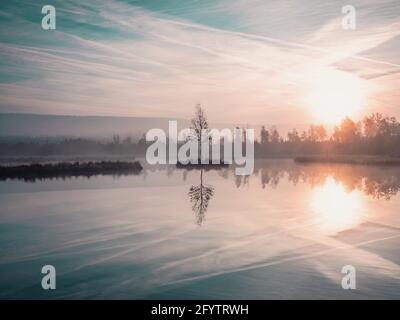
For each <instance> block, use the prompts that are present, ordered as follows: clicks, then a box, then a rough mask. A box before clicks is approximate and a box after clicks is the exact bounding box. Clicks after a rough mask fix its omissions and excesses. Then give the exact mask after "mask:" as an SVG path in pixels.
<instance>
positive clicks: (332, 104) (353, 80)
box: [306, 68, 365, 124]
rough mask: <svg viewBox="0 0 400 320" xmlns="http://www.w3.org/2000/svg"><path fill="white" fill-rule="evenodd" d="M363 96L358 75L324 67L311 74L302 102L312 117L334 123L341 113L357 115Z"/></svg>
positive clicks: (362, 103)
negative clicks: (304, 98)
mask: <svg viewBox="0 0 400 320" xmlns="http://www.w3.org/2000/svg"><path fill="white" fill-rule="evenodd" d="M364 99H365V95H364V89H363V86H362V80H361V79H360V78H359V77H358V76H356V75H354V74H351V73H348V72H344V71H339V70H336V69H333V68H324V69H321V70H319V71H318V72H317V73H313V74H312V77H311V79H310V81H309V88H308V93H307V96H306V104H307V106H308V107H309V108H310V111H311V114H312V116H313V118H314V119H315V120H314V121H316V122H318V123H324V124H337V123H339V122H340V121H341V120H342V119H344V118H345V117H350V118H354V117H357V115H358V114H359V113H360V111H361V110H362V108H363V106H364Z"/></svg>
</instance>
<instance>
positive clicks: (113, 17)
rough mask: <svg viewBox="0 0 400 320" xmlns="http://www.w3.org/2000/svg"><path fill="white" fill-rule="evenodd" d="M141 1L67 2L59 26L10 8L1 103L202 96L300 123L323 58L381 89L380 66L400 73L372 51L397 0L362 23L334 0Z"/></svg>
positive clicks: (231, 113)
mask: <svg viewBox="0 0 400 320" xmlns="http://www.w3.org/2000/svg"><path fill="white" fill-rule="evenodd" d="M174 3H175V4H176V5H175V7H173V6H172V5H173V4H174ZM136 4H137V6H135V5H129V4H123V3H120V2H117V1H110V2H107V3H103V2H98V1H91V2H88V3H87V4H85V5H82V4H80V3H79V2H76V1H72V2H71V1H70V2H67V4H66V5H64V2H62V3H60V4H59V5H56V8H57V10H58V11H57V12H60V16H59V17H58V19H59V21H60V22H58V29H57V30H56V31H55V32H53V33H49V32H45V31H42V30H40V29H38V27H37V25H38V24H37V23H34V22H32V19H27V18H26V15H25V14H23V13H21V12H16V13H15V12H14V11H15V10H14V11H13V10H11V9H3V10H2V12H3V14H4V13H8V14H9V15H13V16H14V17H15V19H16V20H15V21H14V23H15V26H16V27H15V26H13V25H8V27H7V29H6V30H7V31H8V32H9V33H12V34H15V37H14V38H15V39H16V40H13V39H12V38H13V37H7V38H6V37H4V38H3V37H2V39H1V44H0V57H1V59H2V61H4V62H3V64H2V65H1V68H2V71H3V72H2V73H3V74H5V76H3V77H2V78H1V79H2V81H1V82H0V98H1V101H2V103H1V104H0V110H1V111H8V112H10V111H18V112H43V113H52V114H101V115H135V116H167V117H189V116H190V115H191V113H192V109H193V106H194V105H195V104H196V103H202V104H204V106H205V107H206V109H207V112H208V113H209V115H210V117H211V118H212V119H213V120H215V121H218V122H224V121H229V122H235V123H241V122H242V121H246V122H250V123H260V122H265V123H271V122H276V123H282V122H285V123H288V122H289V123H290V122H296V123H298V122H299V121H302V122H310V121H311V115H309V114H308V113H307V107H306V106H304V104H303V96H304V94H305V92H304V91H305V90H307V89H306V88H307V86H306V84H307V81H308V80H309V78H310V76H312V74H313V72H318V69H319V68H326V67H332V66H333V67H335V68H340V69H341V70H350V69H351V71H347V72H352V73H355V74H357V75H359V76H360V78H361V79H362V81H365V82H368V81H372V80H374V83H373V86H374V88H375V91H374V94H382V93H385V92H386V93H387V91H386V89H387V88H390V87H391V85H390V84H387V82H388V78H387V77H376V76H375V77H374V75H377V74H390V75H391V76H392V77H391V78H390V81H392V82H395V83H398V81H399V80H398V79H399V75H398V72H397V71H396V70H398V65H397V61H394V62H392V61H387V60H385V59H380V56H379V54H377V53H375V55H373V56H364V55H363V53H365V52H367V51H368V50H377V49H378V48H380V47H381V46H382V45H384V44H385V43H388V42H390V41H395V39H396V37H397V36H398V35H399V30H400V29H399V28H398V26H399V25H398V20H397V22H396V18H395V15H394V14H393V11H396V8H395V10H394V9H393V8H392V5H391V2H390V1H388V2H386V3H385V4H382V5H381V7H379V8H380V11H379V16H378V17H377V16H376V15H372V14H371V10H373V9H374V8H377V2H372V1H370V4H369V5H365V3H364V5H362V6H361V5H360V9H359V10H358V14H359V16H360V19H365V21H363V20H361V21H360V23H359V25H360V30H357V31H356V32H354V33H351V32H348V31H345V30H341V29H340V19H341V13H340V10H339V9H338V8H336V7H335V6H338V5H333V4H332V3H330V2H328V1H327V2H320V1H319V2H318V3H317V2H308V1H307V2H300V1H296V2H291V1H288V2H286V1H284V2H268V3H265V2H260V1H250V2H249V1H246V2H245V3H244V2H243V1H240V0H236V1H229V2H227V1H216V2H215V3H214V4H210V5H208V6H205V5H204V4H201V5H200V4H198V3H197V2H193V3H192V2H187V3H186V4H185V5H183V4H182V2H171V7H168V8H165V7H162V8H157V7H154V6H153V7H146V6H150V4H147V5H146V3H142V2H140V1H139V2H136ZM385 6H387V8H388V9H387V11H390V12H386V11H385V10H384V8H385ZM333 9H335V10H333ZM336 9H337V10H336ZM399 12H400V8H398V9H397V13H399ZM397 16H398V15H397ZM110 30H111V31H112V32H111V31H110ZM395 45H396V44H395ZM392 47H393V46H392ZM12 75H14V77H12ZM378 89H379V90H378ZM389 93H390V94H392V93H393V92H389ZM386 103H389V104H394V103H395V101H391V100H390V99H389V102H386ZM374 106H376V103H374ZM379 108H380V110H382V111H385V110H388V108H387V107H385V106H379ZM390 111H393V108H390ZM243 115H246V119H245V120H244V119H243ZM395 115H396V114H395ZM397 115H399V114H397ZM299 119H301V120H299Z"/></svg>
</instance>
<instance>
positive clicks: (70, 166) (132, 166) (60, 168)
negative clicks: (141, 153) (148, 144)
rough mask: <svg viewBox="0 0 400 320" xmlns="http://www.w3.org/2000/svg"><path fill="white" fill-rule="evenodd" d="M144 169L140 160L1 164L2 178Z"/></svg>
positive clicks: (92, 174) (124, 172)
mask: <svg viewBox="0 0 400 320" xmlns="http://www.w3.org/2000/svg"><path fill="white" fill-rule="evenodd" d="M142 170H143V167H142V165H141V164H140V162H139V161H133V162H128V161H127V162H123V161H97V162H92V161H89V162H59V163H45V164H40V163H33V164H27V165H17V166H0V180H7V179H23V180H26V181H35V180H36V179H39V180H41V179H52V178H66V177H78V176H84V177H91V176H94V175H129V174H134V175H135V174H139V173H140V172H141V171H142Z"/></svg>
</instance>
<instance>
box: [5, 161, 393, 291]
mask: <svg viewBox="0 0 400 320" xmlns="http://www.w3.org/2000/svg"><path fill="white" fill-rule="evenodd" d="M399 190H400V167H377V166H350V165H327V164H324V165H322V164H309V165H300V164H295V163H293V162H292V161H291V160H259V161H256V163H255V171H254V173H253V174H252V175H251V176H248V177H241V176H235V174H234V170H233V169H232V168H222V169H220V170H209V171H206V170H197V169H194V170H186V169H177V168H175V167H174V166H164V167H149V166H145V169H144V171H143V172H142V173H141V174H139V175H126V176H96V177H91V178H85V177H79V178H70V179H69V178H68V179H58V180H57V179H53V180H51V179H49V180H36V181H26V182H25V181H22V180H12V181H10V180H8V181H1V182H0V203H1V206H0V298H1V299H11V298H18V299H20V298H21V299H32V298H36V299H399V298H400V252H399V248H400V211H399V208H400V192H399ZM44 265H53V266H54V267H55V268H56V272H57V289H56V290H43V289H42V287H41V280H42V277H43V276H44V275H43V274H41V269H42V267H43V266H44ZM346 265H351V266H354V268H355V270H356V289H355V290H344V289H343V288H342V284H341V283H342V278H343V277H344V276H345V275H344V274H342V273H341V271H342V268H343V267H344V266H346Z"/></svg>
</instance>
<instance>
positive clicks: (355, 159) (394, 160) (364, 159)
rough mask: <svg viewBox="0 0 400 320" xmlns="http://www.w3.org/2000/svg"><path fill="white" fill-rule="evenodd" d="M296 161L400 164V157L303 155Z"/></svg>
mask: <svg viewBox="0 0 400 320" xmlns="http://www.w3.org/2000/svg"><path fill="white" fill-rule="evenodd" d="M293 160H294V162H296V163H327V164H329V163H335V164H337V163H339V164H351V165H381V166H382V165H383V166H400V157H390V156H365V155H330V156H321V155H318V156H301V157H295V158H294V159H293Z"/></svg>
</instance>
